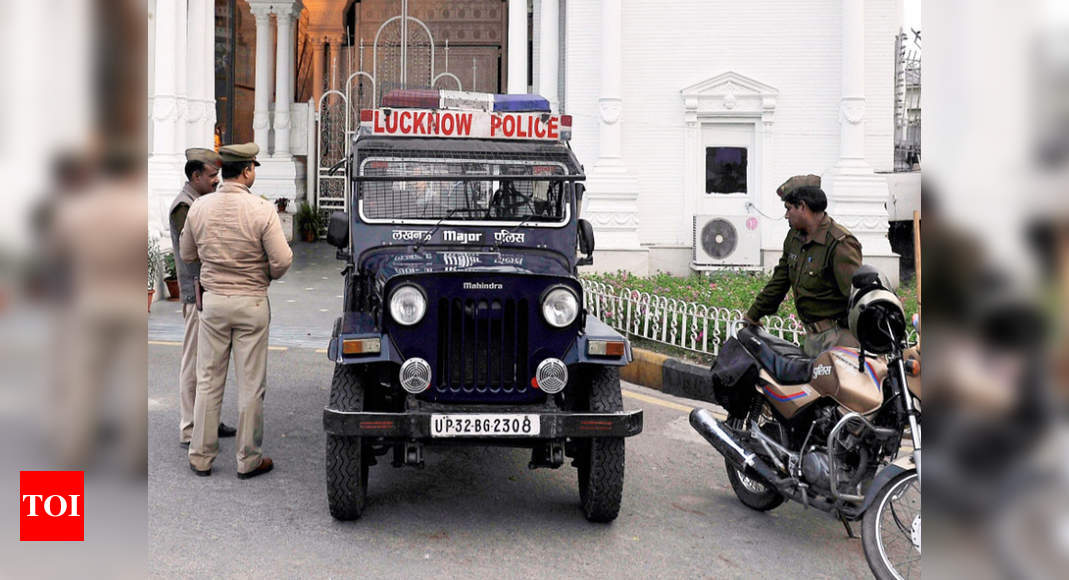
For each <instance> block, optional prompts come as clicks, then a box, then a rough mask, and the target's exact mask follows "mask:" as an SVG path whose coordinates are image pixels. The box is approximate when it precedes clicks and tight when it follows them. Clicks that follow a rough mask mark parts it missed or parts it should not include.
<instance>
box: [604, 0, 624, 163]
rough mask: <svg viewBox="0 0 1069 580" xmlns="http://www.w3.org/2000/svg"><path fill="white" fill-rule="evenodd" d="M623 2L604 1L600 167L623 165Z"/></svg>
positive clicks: (615, 0) (617, 0)
mask: <svg viewBox="0 0 1069 580" xmlns="http://www.w3.org/2000/svg"><path fill="white" fill-rule="evenodd" d="M620 13H621V6H620V0H601V96H600V97H598V109H599V110H600V112H601V125H600V129H599V136H600V140H599V144H600V149H599V154H598V162H597V164H598V166H601V167H610V166H611V167H615V166H622V165H623V159H621V153H620V151H621V143H620V141H621V138H622V137H623V134H622V132H621V131H620V119H621V117H622V116H623V107H624V100H623V97H622V91H623V65H622V63H621V58H620V50H621V48H622V46H621V45H620Z"/></svg>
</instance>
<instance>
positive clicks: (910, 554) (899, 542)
mask: <svg viewBox="0 0 1069 580" xmlns="http://www.w3.org/2000/svg"><path fill="white" fill-rule="evenodd" d="M861 544H862V545H863V546H864V548H865V559H866V560H868V562H869V568H871V569H872V573H873V574H874V575H875V576H876V577H877V578H879V579H880V580H885V579H892V578H898V579H905V578H920V577H921V488H920V479H918V477H917V472H916V471H908V472H905V473H901V474H899V475H898V476H896V477H895V478H894V479H892V480H891V482H890V483H888V484H887V485H886V486H884V488H883V489H881V490H880V492H879V494H877V496H876V499H875V501H873V502H872V505H871V506H870V507H869V509H868V511H866V512H865V517H864V519H863V520H862V522H861Z"/></svg>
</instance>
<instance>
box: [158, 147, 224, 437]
mask: <svg viewBox="0 0 1069 580" xmlns="http://www.w3.org/2000/svg"><path fill="white" fill-rule="evenodd" d="M221 164H222V158H220V157H219V154H218V153H216V152H215V150H214V149H202V148H199V147H194V148H192V149H186V167H185V173H186V179H188V180H189V181H187V182H186V184H185V185H183V186H182V191H180V192H179V193H178V195H177V196H176V197H175V198H174V202H173V203H172V204H171V209H170V211H168V212H167V216H168V220H169V221H170V224H171V247H172V248H174V250H175V253H178V252H179V243H180V240H181V236H182V228H184V227H185V225H186V216H187V215H188V214H189V208H190V206H192V205H193V202H194V201H197V199H198V198H200V196H202V195H207V194H209V193H212V192H213V191H215V188H216V187H217V186H218V185H219V166H220V165H221ZM174 266H175V270H176V273H177V274H178V285H179V287H181V289H182V317H183V318H185V322H186V324H185V333H184V334H183V335H182V362H181V365H180V367H179V371H178V402H179V409H180V419H179V424H178V442H179V443H180V444H181V445H182V446H184V447H189V440H190V438H192V437H193V399H194V395H195V394H196V392H197V333H198V329H197V320H198V318H199V317H198V316H197V309H196V308H195V307H194V304H195V303H196V297H195V296H194V295H193V279H194V278H196V277H198V276H200V262H193V263H191V264H186V263H185V262H184V261H183V260H181V259H176V260H175V261H174ZM235 433H237V430H236V429H234V428H233V427H230V426H228V425H226V424H224V423H219V436H220V437H233V436H234V434H235Z"/></svg>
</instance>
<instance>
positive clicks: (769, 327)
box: [581, 279, 916, 356]
mask: <svg viewBox="0 0 1069 580" xmlns="http://www.w3.org/2000/svg"><path fill="white" fill-rule="evenodd" d="M581 282H582V284H583V305H584V306H585V307H586V308H587V310H588V311H589V312H590V313H591V314H593V315H594V316H597V317H598V318H599V319H601V320H602V322H604V323H605V324H608V325H609V326H611V327H612V328H615V329H616V330H618V331H620V332H621V333H623V334H624V335H625V336H627V337H629V338H631V337H637V338H643V339H646V340H652V341H656V342H660V343H663V344H667V345H670V346H674V347H677V348H682V349H685V350H689V351H693V352H698V353H702V354H708V355H713V356H716V355H718V354H719V353H720V345H721V344H723V342H724V341H725V340H727V338H728V337H729V336H732V335H733V334H734V329H736V328H737V327H738V325H739V324H741V323H742V316H743V312H742V311H741V310H738V309H734V308H721V307H716V306H708V305H705V304H698V303H696V302H685V301H683V300H677V299H675V298H666V297H664V296H657V295H655V294H650V293H648V292H639V291H638V290H631V289H629V288H619V289H617V288H614V287H612V286H610V285H608V284H605V283H602V282H596V281H594V280H588V279H582V280H581ZM763 322H764V328H765V330H766V331H768V332H769V333H770V334H773V335H775V336H778V337H780V338H783V339H784V340H789V341H791V342H793V343H795V344H798V345H801V343H802V341H803V340H805V329H804V328H803V327H802V322H801V321H800V320H798V319H797V318H794V317H793V316H791V317H787V318H783V317H780V316H766V317H765V318H764V321H763ZM910 341H911V342H916V333H915V331H913V329H910Z"/></svg>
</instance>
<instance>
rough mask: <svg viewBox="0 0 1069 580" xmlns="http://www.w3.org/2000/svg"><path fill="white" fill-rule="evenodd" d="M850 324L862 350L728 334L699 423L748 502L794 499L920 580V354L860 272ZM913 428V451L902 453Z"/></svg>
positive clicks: (889, 301) (889, 300) (896, 306)
mask: <svg viewBox="0 0 1069 580" xmlns="http://www.w3.org/2000/svg"><path fill="white" fill-rule="evenodd" d="M852 286H853V289H852V292H851V298H850V311H849V326H850V330H851V331H852V333H853V334H854V336H856V337H857V338H858V342H859V343H860V345H861V348H860V349H855V348H845V347H834V348H831V349H829V350H827V351H825V352H823V353H821V354H820V355H819V356H817V357H816V358H815V359H813V358H810V357H807V356H806V355H805V354H804V353H803V352H802V350H801V349H800V348H799V347H797V346H796V345H794V344H793V343H790V342H788V341H786V340H783V339H781V338H778V337H775V336H772V335H771V334H769V333H768V332H766V331H764V330H763V329H761V328H760V327H759V326H756V325H744V326H743V327H742V328H739V329H738V330H737V331H736V336H734V337H731V338H729V339H728V340H727V341H726V342H725V343H724V345H723V347H722V348H721V351H720V356H719V357H718V358H717V361H716V363H715V364H714V365H713V369H712V376H713V379H712V380H713V385H712V386H713V396H714V398H715V400H716V402H717V403H718V404H720V405H721V406H723V407H724V408H725V409H726V410H727V411H728V416H727V420H726V421H720V420H718V419H716V418H715V417H714V416H713V415H712V413H710V412H709V411H708V410H706V409H700V408H699V409H694V410H693V411H692V412H691V413H690V424H691V426H692V427H693V428H694V429H695V430H696V431H697V432H698V433H700V434H701V435H702V437H704V438H705V439H706V440H707V441H708V442H709V443H710V444H712V446H713V447H714V448H715V449H716V450H717V451H718V452H720V454H721V455H723V456H724V459H725V467H726V469H727V475H728V480H729V481H730V483H731V487H732V489H733V490H734V491H735V495H736V496H737V497H738V498H739V500H740V501H741V502H742V503H743V504H744V505H746V506H747V507H750V508H752V509H754V510H757V511H767V510H771V509H774V508H776V507H777V506H779V505H781V504H782V503H783V502H784V501H785V500H787V499H791V500H794V501H797V502H799V503H801V504H802V505H805V506H808V507H813V508H816V509H819V510H822V511H825V512H828V513H830V514H832V515H833V516H835V517H837V518H838V519H839V520H840V521H842V522H843V525H844V527H845V528H846V531H847V533H848V534H849V535H850V536H851V537H854V533H853V529H852V528H851V524H850V522H856V521H858V520H861V540H862V545H863V547H864V552H865V558H866V560H867V561H868V563H869V567H870V568H871V569H872V572H873V574H874V575H875V576H876V577H877V578H880V579H884V578H911V577H920V574H921V569H920V556H921V499H920V473H921V411H920V400H921V383H920V350H919V348H917V347H913V348H911V347H910V346H909V345H908V343H907V338H906V321H905V313H904V311H903V309H902V305H901V302H900V301H899V300H898V298H897V297H896V296H895V295H894V294H893V293H892V292H891V291H890V290H889V284H888V283H887V282H886V279H885V278H884V277H883V276H882V275H881V274H880V273H879V272H878V271H877V270H876V269H875V268H872V267H871V266H862V267H861V268H859V269H858V271H857V273H856V274H855V275H854V277H853V279H852ZM907 431H908V433H909V437H910V440H911V443H912V445H911V446H903V437H904V435H905V433H906V432H907Z"/></svg>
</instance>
